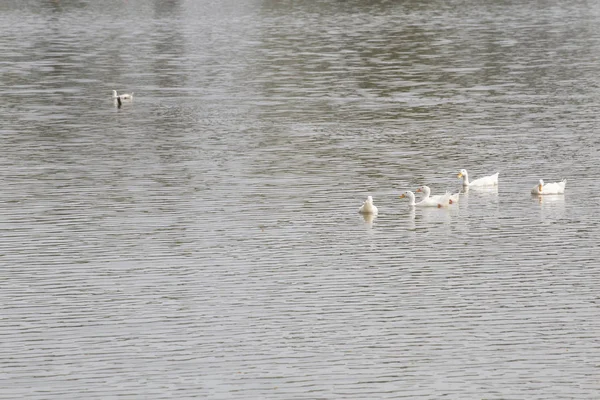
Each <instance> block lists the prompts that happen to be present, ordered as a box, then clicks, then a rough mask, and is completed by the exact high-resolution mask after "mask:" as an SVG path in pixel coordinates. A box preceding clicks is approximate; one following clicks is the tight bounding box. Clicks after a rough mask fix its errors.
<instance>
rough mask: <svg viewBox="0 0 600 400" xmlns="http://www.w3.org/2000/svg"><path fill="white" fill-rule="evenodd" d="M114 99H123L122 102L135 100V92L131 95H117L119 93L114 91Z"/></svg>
mask: <svg viewBox="0 0 600 400" xmlns="http://www.w3.org/2000/svg"><path fill="white" fill-rule="evenodd" d="M112 97H113V99H116V98H117V97H118V98H119V99H121V101H126V100H133V92H131V94H129V93H124V94H117V91H116V90H113V96H112Z"/></svg>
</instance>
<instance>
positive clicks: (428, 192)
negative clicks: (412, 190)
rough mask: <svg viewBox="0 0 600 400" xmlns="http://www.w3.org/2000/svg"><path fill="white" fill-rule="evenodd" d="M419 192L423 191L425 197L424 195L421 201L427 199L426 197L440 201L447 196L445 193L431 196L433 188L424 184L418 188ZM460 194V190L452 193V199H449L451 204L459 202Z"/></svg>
mask: <svg viewBox="0 0 600 400" xmlns="http://www.w3.org/2000/svg"><path fill="white" fill-rule="evenodd" d="M417 193H423V195H424V197H423V199H422V200H421V201H423V200H426V199H432V200H434V201H440V200H442V199H443V198H444V196H445V195H442V194H436V195H433V196H431V189H430V188H429V186H426V185H423V186H421V187H419V188H418V189H417ZM446 194H447V193H446ZM459 196H460V192H458V193H454V194H451V195H450V199H449V200H448V203H449V204H453V203H458V199H459Z"/></svg>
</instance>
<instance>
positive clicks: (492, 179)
mask: <svg viewBox="0 0 600 400" xmlns="http://www.w3.org/2000/svg"><path fill="white" fill-rule="evenodd" d="M498 174H499V172H496V173H495V174H494V175H490V176H484V177H482V178H478V179H475V180H474V181H469V173H468V172H467V170H466V169H461V170H460V172H459V173H458V177H459V178H462V181H463V186H468V187H485V186H497V185H498Z"/></svg>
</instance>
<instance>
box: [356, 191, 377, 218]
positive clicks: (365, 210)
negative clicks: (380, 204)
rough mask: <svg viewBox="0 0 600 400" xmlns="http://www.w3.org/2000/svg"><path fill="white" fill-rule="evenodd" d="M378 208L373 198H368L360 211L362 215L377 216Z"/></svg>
mask: <svg viewBox="0 0 600 400" xmlns="http://www.w3.org/2000/svg"><path fill="white" fill-rule="evenodd" d="M377 211H378V210H377V207H376V206H375V204H373V197H371V196H368V197H367V199H366V200H365V202H364V203H363V205H362V206H360V208H359V209H358V212H359V213H361V214H373V215H377Z"/></svg>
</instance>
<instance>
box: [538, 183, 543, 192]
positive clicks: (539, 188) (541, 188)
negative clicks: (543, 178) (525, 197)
mask: <svg viewBox="0 0 600 400" xmlns="http://www.w3.org/2000/svg"><path fill="white" fill-rule="evenodd" d="M543 188H544V187H543V186H542V185H538V190H539V191H540V193H541V192H542V190H543Z"/></svg>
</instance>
